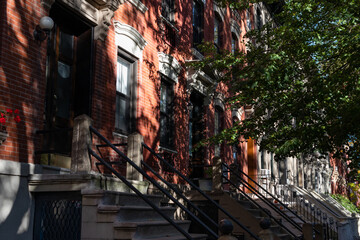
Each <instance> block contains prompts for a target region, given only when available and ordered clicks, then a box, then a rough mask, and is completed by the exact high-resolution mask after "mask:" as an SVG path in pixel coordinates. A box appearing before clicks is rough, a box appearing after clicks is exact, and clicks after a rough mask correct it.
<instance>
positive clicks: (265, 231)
mask: <svg viewBox="0 0 360 240" xmlns="http://www.w3.org/2000/svg"><path fill="white" fill-rule="evenodd" d="M270 226H271V220H270V218H264V219H263V220H261V222H260V227H261V228H262V230H261V231H260V232H259V238H260V239H262V240H274V238H275V237H274V233H273V232H272V231H271V230H270Z"/></svg>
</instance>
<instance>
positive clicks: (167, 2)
mask: <svg viewBox="0 0 360 240" xmlns="http://www.w3.org/2000/svg"><path fill="white" fill-rule="evenodd" d="M174 15H175V0H162V3H161V16H163V17H164V18H165V19H166V20H168V21H169V22H170V23H174V21H175V16H174Z"/></svg>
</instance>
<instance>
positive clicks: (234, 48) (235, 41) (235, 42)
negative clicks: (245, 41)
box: [231, 33, 239, 54]
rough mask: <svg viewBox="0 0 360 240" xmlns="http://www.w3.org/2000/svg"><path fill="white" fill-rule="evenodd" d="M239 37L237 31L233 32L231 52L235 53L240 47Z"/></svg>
mask: <svg viewBox="0 0 360 240" xmlns="http://www.w3.org/2000/svg"><path fill="white" fill-rule="evenodd" d="M238 42H239V41H238V39H237V37H236V35H235V33H231V53H232V54H235V52H236V51H237V50H238V49H239V46H238Z"/></svg>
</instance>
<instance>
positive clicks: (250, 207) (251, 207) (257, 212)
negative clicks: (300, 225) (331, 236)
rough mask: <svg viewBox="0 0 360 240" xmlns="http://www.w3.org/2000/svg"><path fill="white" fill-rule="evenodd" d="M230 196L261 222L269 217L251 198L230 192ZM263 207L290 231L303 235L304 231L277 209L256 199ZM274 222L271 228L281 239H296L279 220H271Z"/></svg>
mask: <svg viewBox="0 0 360 240" xmlns="http://www.w3.org/2000/svg"><path fill="white" fill-rule="evenodd" d="M230 196H231V197H232V198H233V199H235V200H236V201H237V202H238V203H239V205H241V206H242V207H243V208H244V209H246V211H248V212H249V213H251V214H252V215H253V216H254V217H255V218H256V219H257V220H258V221H259V222H260V221H261V220H262V219H263V218H268V215H267V214H266V213H265V212H264V211H263V210H261V209H259V208H258V207H257V206H256V205H255V204H253V203H252V202H251V201H250V200H247V199H245V198H244V197H242V196H241V194H238V193H230ZM254 200H255V201H256V202H257V203H258V204H259V205H260V206H261V207H263V208H264V209H265V211H269V212H270V213H271V215H272V216H274V217H275V218H276V219H277V220H278V221H280V222H281V223H282V224H283V225H284V226H286V227H287V228H288V229H289V230H290V231H292V232H293V233H294V234H295V235H296V236H297V237H299V238H300V237H301V235H302V233H301V232H300V231H299V230H297V229H296V228H295V227H293V226H292V225H291V224H290V223H288V222H286V221H284V220H283V219H282V218H281V216H280V215H279V214H278V213H276V211H275V210H273V209H271V208H270V207H269V206H267V205H266V204H265V203H264V202H262V201H261V200H260V199H254ZM271 222H272V224H271V226H270V230H271V231H272V232H273V233H274V234H275V235H276V236H277V237H278V238H279V239H281V240H291V239H295V238H294V236H293V235H291V234H289V233H288V232H287V231H286V230H285V229H283V228H282V227H281V226H280V225H279V224H278V223H277V222H275V221H274V220H271Z"/></svg>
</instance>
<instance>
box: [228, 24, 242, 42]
mask: <svg viewBox="0 0 360 240" xmlns="http://www.w3.org/2000/svg"><path fill="white" fill-rule="evenodd" d="M230 32H232V33H234V34H235V36H236V37H237V40H238V41H239V40H240V36H241V27H240V25H239V24H238V23H237V22H236V21H235V20H234V19H230Z"/></svg>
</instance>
